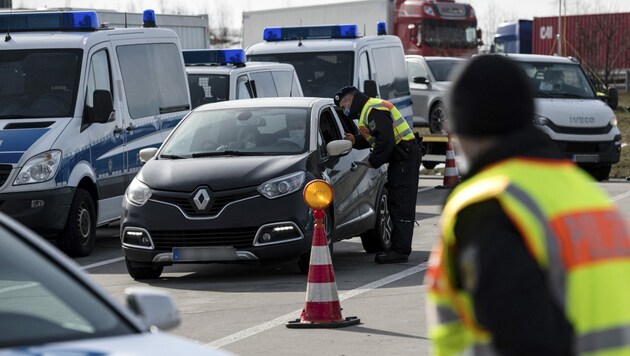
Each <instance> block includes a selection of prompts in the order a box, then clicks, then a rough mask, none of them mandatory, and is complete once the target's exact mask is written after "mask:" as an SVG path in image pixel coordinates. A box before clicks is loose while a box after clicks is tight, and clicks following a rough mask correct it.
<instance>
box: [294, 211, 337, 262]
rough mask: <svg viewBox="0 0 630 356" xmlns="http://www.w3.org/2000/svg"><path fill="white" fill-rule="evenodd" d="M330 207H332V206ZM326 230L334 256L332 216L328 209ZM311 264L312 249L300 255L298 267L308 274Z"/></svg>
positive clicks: (325, 219) (325, 218) (331, 252)
mask: <svg viewBox="0 0 630 356" xmlns="http://www.w3.org/2000/svg"><path fill="white" fill-rule="evenodd" d="M329 209H332V207H330V208H329ZM324 230H325V231H326V237H327V238H328V249H329V250H330V256H331V258H332V254H333V250H334V248H333V240H332V234H333V231H332V230H333V229H332V219H331V218H330V213H328V211H326V216H325V217H324ZM310 264H311V250H308V252H306V253H303V254H301V255H300V258H299V260H298V267H299V268H300V273H302V274H308V267H309V265H310Z"/></svg>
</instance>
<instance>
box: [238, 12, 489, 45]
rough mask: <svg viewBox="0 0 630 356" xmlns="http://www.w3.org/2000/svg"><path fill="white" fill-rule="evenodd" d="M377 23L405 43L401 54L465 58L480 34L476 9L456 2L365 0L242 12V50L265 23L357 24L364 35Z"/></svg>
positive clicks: (374, 29) (258, 35) (373, 32)
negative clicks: (380, 23) (383, 23)
mask: <svg viewBox="0 0 630 356" xmlns="http://www.w3.org/2000/svg"><path fill="white" fill-rule="evenodd" d="M378 22H385V23H386V24H387V31H388V33H389V34H393V35H396V36H398V37H399V38H400V40H401V41H402V43H403V48H404V51H405V54H418V55H425V56H436V55H437V56H456V57H464V56H469V55H470V54H472V53H476V52H477V46H478V45H479V44H480V39H481V32H480V30H478V29H477V18H476V15H475V11H474V10H473V8H472V7H471V6H470V5H469V4H462V3H456V2H455V0H429V1H410V0H407V1H405V0H367V1H355V2H340V3H335V4H325V5H314V6H302V7H290V8H283V9H273V10H262V11H245V12H243V26H242V38H243V40H242V41H243V42H242V44H243V47H244V48H246V47H248V46H250V45H252V44H254V43H257V42H261V41H262V40H263V38H262V33H263V30H264V29H265V28H267V27H281V26H285V27H287V26H310V25H322V24H331V25H337V24H357V25H358V26H359V30H360V31H361V33H362V35H363V36H370V35H377V34H378V33H377V26H376V24H377V23H378Z"/></svg>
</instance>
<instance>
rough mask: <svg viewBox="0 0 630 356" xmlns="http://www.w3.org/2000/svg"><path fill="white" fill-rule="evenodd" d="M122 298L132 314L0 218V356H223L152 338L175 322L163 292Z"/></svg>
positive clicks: (162, 336)
mask: <svg viewBox="0 0 630 356" xmlns="http://www.w3.org/2000/svg"><path fill="white" fill-rule="evenodd" d="M126 294H127V301H128V304H129V309H127V308H124V307H122V306H121V305H120V304H119V303H117V302H116V301H114V300H113V299H112V298H111V297H109V296H108V295H107V294H106V293H105V292H104V291H103V290H102V289H101V288H100V287H99V286H97V285H96V283H94V282H92V281H91V280H90V278H89V277H88V275H87V274H86V273H85V272H83V271H81V270H80V269H79V268H78V267H77V266H76V264H75V263H74V262H73V261H71V260H70V259H69V258H68V257H66V256H65V255H63V254H62V253H61V252H59V251H58V250H57V249H56V248H55V247H54V246H52V245H50V244H49V243H48V242H46V241H45V240H43V239H42V238H41V237H39V236H37V235H35V234H34V233H33V232H31V231H30V230H28V229H26V228H24V227H23V226H22V225H21V224H20V223H18V222H16V221H15V220H13V219H11V218H9V217H7V216H6V215H3V214H1V213H0V300H1V302H0V356H8V355H62V354H63V355H111V354H115V355H122V354H124V355H228V354H227V353H225V352H222V351H219V350H215V349H211V348H205V347H203V346H201V345H198V344H196V343H194V342H192V341H189V340H186V339H183V338H181V337H177V336H172V335H169V334H166V333H162V332H159V331H157V330H158V329H157V328H163V329H168V328H172V327H175V326H176V325H177V324H178V323H179V313H178V312H177V310H176V308H175V304H174V302H173V300H172V298H171V297H170V295H168V294H167V293H166V292H162V291H159V290H157V289H150V288H145V287H136V288H130V289H128V290H127V291H126ZM130 309H131V310H130ZM132 311H133V312H132Z"/></svg>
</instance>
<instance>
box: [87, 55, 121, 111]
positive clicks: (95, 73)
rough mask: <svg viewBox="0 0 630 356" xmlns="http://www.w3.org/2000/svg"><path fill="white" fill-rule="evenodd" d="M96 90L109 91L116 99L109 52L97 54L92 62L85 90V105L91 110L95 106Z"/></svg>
mask: <svg viewBox="0 0 630 356" xmlns="http://www.w3.org/2000/svg"><path fill="white" fill-rule="evenodd" d="M95 90H107V91H109V92H110V93H111V94H112V98H113V97H114V93H113V91H112V76H111V74H110V69H109V56H108V55H107V50H100V51H98V52H96V53H95V54H94V55H93V56H92V59H91V61H90V69H89V70H88V78H87V88H86V90H85V105H86V106H87V107H90V108H91V107H93V106H94V102H93V100H94V91H95Z"/></svg>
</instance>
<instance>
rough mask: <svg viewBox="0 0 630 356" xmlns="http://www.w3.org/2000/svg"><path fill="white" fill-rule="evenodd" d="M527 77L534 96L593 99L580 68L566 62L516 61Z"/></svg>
mask: <svg viewBox="0 0 630 356" xmlns="http://www.w3.org/2000/svg"><path fill="white" fill-rule="evenodd" d="M518 64H520V66H521V67H522V68H523V69H524V70H525V73H527V76H528V77H529V82H530V85H531V88H532V91H533V93H534V97H535V98H568V99H570V98H575V99H595V91H594V90H593V87H592V86H591V82H590V81H589V80H588V78H587V77H586V75H585V74H584V71H583V70H582V68H581V67H580V66H579V65H577V64H568V63H546V62H543V63H529V62H518Z"/></svg>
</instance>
